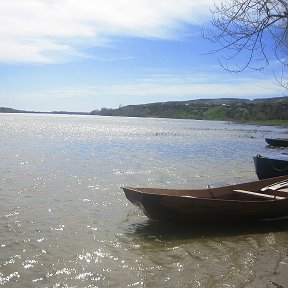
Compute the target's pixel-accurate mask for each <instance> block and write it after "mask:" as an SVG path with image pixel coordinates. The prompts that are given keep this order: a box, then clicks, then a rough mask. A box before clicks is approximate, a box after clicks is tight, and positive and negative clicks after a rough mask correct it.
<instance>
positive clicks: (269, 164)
mask: <svg viewBox="0 0 288 288" xmlns="http://www.w3.org/2000/svg"><path fill="white" fill-rule="evenodd" d="M253 160H254V167H255V172H256V174H257V177H258V178H259V179H266V178H272V177H277V176H283V175H288V157H286V159H285V158H279V159H277V158H268V157H263V156H261V155H257V156H254V157H253Z"/></svg>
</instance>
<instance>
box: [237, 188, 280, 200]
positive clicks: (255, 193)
mask: <svg viewBox="0 0 288 288" xmlns="http://www.w3.org/2000/svg"><path fill="white" fill-rule="evenodd" d="M233 192H236V193H241V194H246V195H251V196H257V197H261V198H265V199H271V200H273V199H274V200H281V199H285V197H281V196H274V195H269V194H262V193H257V192H252V191H246V190H233Z"/></svg>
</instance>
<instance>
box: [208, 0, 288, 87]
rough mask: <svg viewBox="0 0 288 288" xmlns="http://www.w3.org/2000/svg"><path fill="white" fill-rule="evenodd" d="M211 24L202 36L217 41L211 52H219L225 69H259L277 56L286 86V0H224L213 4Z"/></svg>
mask: <svg viewBox="0 0 288 288" xmlns="http://www.w3.org/2000/svg"><path fill="white" fill-rule="evenodd" d="M211 23H212V27H213V28H212V29H210V30H208V31H206V32H205V33H203V35H204V37H205V38H207V39H209V40H210V41H211V42H213V43H215V44H217V46H218V47H217V48H216V49H215V50H214V51H211V53H220V54H221V59H219V62H220V65H221V66H222V67H223V68H224V69H226V70H228V71H233V72H241V71H243V70H245V69H248V68H250V69H254V70H261V69H264V68H265V67H266V66H268V65H269V64H270V62H271V61H272V60H273V59H275V58H276V59H277V60H278V61H279V62H280V63H281V65H283V69H282V75H281V77H280V81H281V83H282V85H283V87H285V88H287V89H288V84H287V78H285V75H287V73H286V72H287V70H288V67H287V65H288V0H223V1H222V2H221V3H220V4H219V5H216V4H215V5H214V10H213V11H212V20H211ZM267 39H268V40H267ZM271 43H273V46H271ZM273 55H274V56H273ZM243 59H244V60H243Z"/></svg>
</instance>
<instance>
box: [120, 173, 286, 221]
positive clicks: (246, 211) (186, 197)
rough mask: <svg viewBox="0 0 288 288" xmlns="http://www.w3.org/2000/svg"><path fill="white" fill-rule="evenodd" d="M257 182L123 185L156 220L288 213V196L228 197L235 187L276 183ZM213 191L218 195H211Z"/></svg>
mask: <svg viewBox="0 0 288 288" xmlns="http://www.w3.org/2000/svg"><path fill="white" fill-rule="evenodd" d="M281 179H287V180H288V177H277V178H274V180H275V182H276V181H278V180H279V181H280V180H281ZM267 180H269V181H267ZM256 182H257V183H256ZM256 182H251V183H252V184H251V183H245V184H238V185H231V186H224V187H219V188H212V189H203V190H169V189H153V188H129V187H124V188H122V189H123V190H124V192H125V195H126V197H127V199H128V200H129V201H130V202H131V203H133V204H134V205H136V206H137V207H139V208H140V209H141V210H142V211H143V212H144V214H145V215H146V216H148V217H149V218H150V219H153V220H161V221H163V220H165V221H185V222H186V221H189V222H192V223H201V222H203V223H208V222H209V223H223V222H227V223H229V222H247V221H249V222H251V221H259V220H268V219H275V218H281V217H287V216H288V198H283V199H281V200H260V199H251V200H247V199H246V200H241V199H239V200H235V199H232V198H229V197H230V196H229V195H230V194H231V191H232V190H235V189H245V188H246V189H250V188H251V189H253V187H254V188H256V187H257V188H259V189H260V188H261V187H264V186H265V185H266V184H267V183H268V184H267V185H269V183H273V181H272V182H271V179H266V180H262V181H256ZM259 182H263V185H260V186H259ZM275 182H274V183H275ZM249 184H251V185H249ZM257 184H258V185H257ZM211 193H212V194H213V195H214V197H215V198H213V197H212V196H209V195H211ZM191 195H194V196H191ZM201 195H202V197H201ZM287 196H288V195H287Z"/></svg>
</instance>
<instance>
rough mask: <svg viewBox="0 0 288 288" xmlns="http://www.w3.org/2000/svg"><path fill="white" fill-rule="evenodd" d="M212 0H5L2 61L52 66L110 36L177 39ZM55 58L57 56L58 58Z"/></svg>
mask: <svg viewBox="0 0 288 288" xmlns="http://www.w3.org/2000/svg"><path fill="white" fill-rule="evenodd" d="M212 3H213V1H211V0H193V1H191V0H177V1H175V0H157V1H155V0H105V1H104V0H81V1H80V0H57V1H56V0H1V1H0V62H35V63H49V62H55V61H57V58H58V57H59V55H60V56H61V57H62V56H63V55H64V54H66V55H71V54H72V55H75V54H79V53H80V52H79V51H77V50H78V49H79V47H80V46H85V45H87V43H88V45H92V44H93V45H102V44H103V43H105V41H109V39H110V37H112V36H123V35H124V36H132V37H158V38H173V37H176V35H177V30H178V28H179V27H180V26H181V23H185V22H186V23H191V24H201V23H202V22H203V21H204V19H207V16H208V15H209V6H210V5H211V4H212ZM56 55H57V57H55V56H56Z"/></svg>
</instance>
